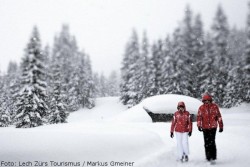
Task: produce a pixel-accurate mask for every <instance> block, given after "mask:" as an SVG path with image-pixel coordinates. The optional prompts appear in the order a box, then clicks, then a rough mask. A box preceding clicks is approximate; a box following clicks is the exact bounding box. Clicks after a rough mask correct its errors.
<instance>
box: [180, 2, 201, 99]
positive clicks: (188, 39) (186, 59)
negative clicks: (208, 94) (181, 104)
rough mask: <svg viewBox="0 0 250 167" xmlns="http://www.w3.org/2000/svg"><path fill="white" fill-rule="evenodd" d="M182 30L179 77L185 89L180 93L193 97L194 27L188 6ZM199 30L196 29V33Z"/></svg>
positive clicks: (194, 82)
mask: <svg viewBox="0 0 250 167" xmlns="http://www.w3.org/2000/svg"><path fill="white" fill-rule="evenodd" d="M181 31H182V38H183V39H182V42H183V44H182V49H183V52H182V53H183V55H182V61H183V62H180V63H181V66H182V67H181V69H180V70H181V73H182V74H181V79H182V82H183V84H182V87H183V88H182V89H184V90H185V91H184V92H182V94H185V95H188V96H192V97H195V96H196V85H197V81H195V80H196V78H195V77H193V76H194V75H196V74H195V66H194V65H195V57H194V56H195V55H194V54H195V53H194V46H193V45H194V41H195V40H196V39H194V37H195V35H194V29H193V13H192V11H191V9H190V7H189V6H187V8H186V10H185V17H184V21H183V25H182V27H181ZM198 33H199V32H198V31H197V34H198Z"/></svg>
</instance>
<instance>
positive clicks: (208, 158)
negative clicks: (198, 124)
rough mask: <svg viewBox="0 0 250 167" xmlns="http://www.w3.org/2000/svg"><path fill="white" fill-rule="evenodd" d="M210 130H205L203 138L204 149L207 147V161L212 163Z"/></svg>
mask: <svg viewBox="0 0 250 167" xmlns="http://www.w3.org/2000/svg"><path fill="white" fill-rule="evenodd" d="M209 136H210V135H209V130H208V129H203V137H204V147H205V154H206V159H207V160H208V161H210V159H211V155H210V150H209V140H210V137H209Z"/></svg>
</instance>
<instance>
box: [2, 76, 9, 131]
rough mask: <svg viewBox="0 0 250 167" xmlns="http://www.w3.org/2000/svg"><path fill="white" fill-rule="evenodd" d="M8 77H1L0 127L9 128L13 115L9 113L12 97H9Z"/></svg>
mask: <svg viewBox="0 0 250 167" xmlns="http://www.w3.org/2000/svg"><path fill="white" fill-rule="evenodd" d="M6 79H7V76H6V75H5V76H0V127H7V126H9V124H10V123H11V115H10V111H9V105H10V104H9V102H10V97H9V96H8V89H7V84H6V83H5V81H6Z"/></svg>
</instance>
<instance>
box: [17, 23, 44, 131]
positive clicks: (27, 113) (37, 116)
mask: <svg viewBox="0 0 250 167" xmlns="http://www.w3.org/2000/svg"><path fill="white" fill-rule="evenodd" d="M21 68H22V79H21V81H22V82H21V84H22V89H21V91H20V95H19V97H18V102H17V104H16V105H17V112H16V117H15V119H16V123H15V124H16V127H17V128H30V127H36V126H40V125H42V124H43V123H44V121H45V120H43V118H45V117H46V115H47V114H48V107H47V104H46V103H45V99H46V96H47V95H46V87H47V84H46V82H45V69H44V58H43V54H42V51H41V42H40V36H39V32H38V29H37V27H34V29H33V32H32V35H31V38H30V41H29V43H28V46H27V48H26V50H25V56H24V58H23V60H22V65H21Z"/></svg>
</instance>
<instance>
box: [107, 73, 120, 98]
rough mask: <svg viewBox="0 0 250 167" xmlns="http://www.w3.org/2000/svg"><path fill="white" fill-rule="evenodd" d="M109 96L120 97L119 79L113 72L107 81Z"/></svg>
mask: <svg viewBox="0 0 250 167" xmlns="http://www.w3.org/2000/svg"><path fill="white" fill-rule="evenodd" d="M107 87H108V88H107V90H108V96H119V78H118V75H117V73H116V72H115V71H112V72H111V74H110V75H109V77H108V79H107Z"/></svg>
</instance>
